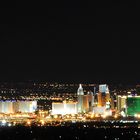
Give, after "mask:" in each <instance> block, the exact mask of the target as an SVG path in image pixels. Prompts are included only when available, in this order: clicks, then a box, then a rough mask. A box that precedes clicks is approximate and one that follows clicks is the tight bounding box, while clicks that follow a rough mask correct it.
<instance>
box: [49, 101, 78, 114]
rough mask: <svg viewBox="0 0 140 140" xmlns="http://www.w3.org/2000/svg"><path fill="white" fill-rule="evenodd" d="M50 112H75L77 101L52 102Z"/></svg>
mask: <svg viewBox="0 0 140 140" xmlns="http://www.w3.org/2000/svg"><path fill="white" fill-rule="evenodd" d="M52 114H53V115H54V114H62V115H65V114H77V102H66V101H64V102H53V103H52Z"/></svg>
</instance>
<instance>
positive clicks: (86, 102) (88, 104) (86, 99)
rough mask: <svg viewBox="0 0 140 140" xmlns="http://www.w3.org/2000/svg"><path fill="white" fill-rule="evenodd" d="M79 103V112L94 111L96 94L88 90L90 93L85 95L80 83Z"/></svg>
mask: <svg viewBox="0 0 140 140" xmlns="http://www.w3.org/2000/svg"><path fill="white" fill-rule="evenodd" d="M77 95H78V97H77V98H78V105H77V110H78V113H85V112H88V111H92V107H93V104H94V96H93V93H92V92H88V94H86V95H84V92H83V88H82V85H81V84H80V85H79V88H78V91H77Z"/></svg>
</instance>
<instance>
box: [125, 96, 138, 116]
mask: <svg viewBox="0 0 140 140" xmlns="http://www.w3.org/2000/svg"><path fill="white" fill-rule="evenodd" d="M135 114H140V96H134V97H129V96H128V98H127V115H128V116H134V115H135Z"/></svg>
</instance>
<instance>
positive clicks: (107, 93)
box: [106, 86, 110, 102]
mask: <svg viewBox="0 0 140 140" xmlns="http://www.w3.org/2000/svg"><path fill="white" fill-rule="evenodd" d="M106 102H110V93H109V89H108V86H107V87H106Z"/></svg>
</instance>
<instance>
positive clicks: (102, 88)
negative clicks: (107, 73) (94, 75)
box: [99, 84, 108, 93]
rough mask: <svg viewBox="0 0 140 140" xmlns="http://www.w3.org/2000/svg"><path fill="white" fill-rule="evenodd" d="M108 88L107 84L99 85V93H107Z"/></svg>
mask: <svg viewBox="0 0 140 140" xmlns="http://www.w3.org/2000/svg"><path fill="white" fill-rule="evenodd" d="M107 88H108V86H107V85H106V84H103V85H99V92H101V93H105V92H106V89H107Z"/></svg>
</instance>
